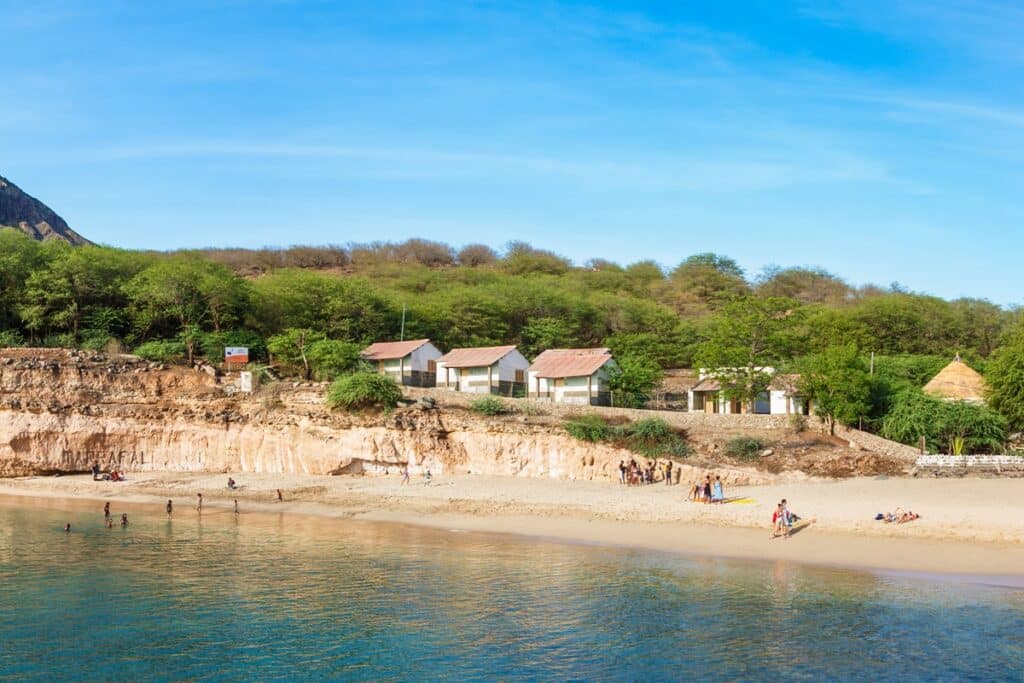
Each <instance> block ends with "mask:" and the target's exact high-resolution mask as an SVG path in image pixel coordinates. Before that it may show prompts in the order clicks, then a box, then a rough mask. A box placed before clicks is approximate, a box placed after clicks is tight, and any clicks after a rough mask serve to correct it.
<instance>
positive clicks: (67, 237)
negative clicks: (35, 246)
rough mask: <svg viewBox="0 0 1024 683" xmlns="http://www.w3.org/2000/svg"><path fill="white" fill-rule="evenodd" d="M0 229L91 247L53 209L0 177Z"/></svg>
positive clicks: (39, 238) (40, 238)
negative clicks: (4, 228)
mask: <svg viewBox="0 0 1024 683" xmlns="http://www.w3.org/2000/svg"><path fill="white" fill-rule="evenodd" d="M0 226H9V227H12V228H16V229H18V230H21V231H22V232H24V233H25V234H27V235H29V236H30V237H33V238H35V239H37V240H54V239H56V240H64V241H65V242H69V243H71V244H76V245H77V244H90V242H89V240H87V239H85V238H84V237H82V236H81V235H79V234H78V233H77V232H75V231H74V230H72V229H71V228H70V227H68V224H67V223H66V222H65V221H64V219H63V218H61V217H60V216H58V215H57V214H56V213H55V212H54V211H53V209H51V208H50V207H48V206H47V205H46V204H43V203H42V202H41V201H39V200H38V199H36V198H35V197H32V196H30V195H28V194H26V193H25V192H24V191H23V190H22V189H21V188H20V187H18V186H17V185H15V184H14V183H12V182H11V181H9V180H7V179H6V178H4V177H3V176H0Z"/></svg>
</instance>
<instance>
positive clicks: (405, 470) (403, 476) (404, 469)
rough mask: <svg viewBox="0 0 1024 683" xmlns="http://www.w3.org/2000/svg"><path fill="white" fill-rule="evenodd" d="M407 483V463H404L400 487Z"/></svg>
mask: <svg viewBox="0 0 1024 683" xmlns="http://www.w3.org/2000/svg"><path fill="white" fill-rule="evenodd" d="M408 483H409V463H405V467H403V468H402V486H405V485H406V484H408Z"/></svg>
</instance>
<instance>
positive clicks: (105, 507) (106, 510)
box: [103, 500, 110, 519]
mask: <svg viewBox="0 0 1024 683" xmlns="http://www.w3.org/2000/svg"><path fill="white" fill-rule="evenodd" d="M103 519H110V501H109V500H108V501H107V502H106V503H104V504H103Z"/></svg>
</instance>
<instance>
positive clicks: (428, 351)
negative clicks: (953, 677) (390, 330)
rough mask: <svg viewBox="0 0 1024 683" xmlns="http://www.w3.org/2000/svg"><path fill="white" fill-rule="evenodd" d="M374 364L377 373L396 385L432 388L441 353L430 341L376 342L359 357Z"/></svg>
mask: <svg viewBox="0 0 1024 683" xmlns="http://www.w3.org/2000/svg"><path fill="white" fill-rule="evenodd" d="M359 355H360V356H361V357H362V359H363V360H364V361H366V362H368V363H370V364H371V365H373V366H374V367H375V368H376V369H377V372H379V373H380V374H382V375H387V376H388V377H391V378H392V379H394V380H395V381H396V382H398V383H399V384H403V385H406V386H414V387H432V386H434V383H435V381H436V377H437V367H436V365H437V360H438V359H439V358H441V356H442V355H444V354H442V353H441V351H440V350H439V349H438V348H437V347H436V346H434V345H433V344H431V343H430V340H429V339H412V340H409V341H397V342H376V343H374V344H370V345H369V346H367V347H366V348H365V349H363V350H362V352H361V353H360V354H359Z"/></svg>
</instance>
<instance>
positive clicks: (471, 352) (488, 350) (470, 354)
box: [437, 346, 516, 368]
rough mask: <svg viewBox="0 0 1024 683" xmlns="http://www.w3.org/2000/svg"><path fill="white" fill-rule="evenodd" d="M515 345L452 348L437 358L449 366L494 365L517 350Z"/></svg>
mask: <svg viewBox="0 0 1024 683" xmlns="http://www.w3.org/2000/svg"><path fill="white" fill-rule="evenodd" d="M515 350H516V347H515V346H482V347H479V348H474V349H452V350H451V351H449V352H448V353H446V354H444V355H443V356H441V357H440V358H438V359H437V362H438V363H439V364H440V363H444V365H445V367H448V368H480V367H487V366H488V365H494V364H495V363H497V362H498V361H499V360H501V359H502V358H504V357H505V356H507V355H508V354H509V353H511V352H512V351H515Z"/></svg>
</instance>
